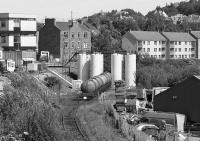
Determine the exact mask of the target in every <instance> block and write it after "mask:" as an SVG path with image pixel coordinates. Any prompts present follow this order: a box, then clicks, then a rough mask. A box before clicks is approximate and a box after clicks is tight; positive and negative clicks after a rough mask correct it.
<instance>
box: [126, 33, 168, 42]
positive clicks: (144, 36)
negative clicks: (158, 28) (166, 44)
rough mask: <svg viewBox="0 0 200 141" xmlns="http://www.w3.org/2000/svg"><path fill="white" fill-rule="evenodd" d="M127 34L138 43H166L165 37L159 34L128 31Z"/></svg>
mask: <svg viewBox="0 0 200 141" xmlns="http://www.w3.org/2000/svg"><path fill="white" fill-rule="evenodd" d="M127 34H130V35H132V37H133V38H135V39H137V40H139V41H166V39H165V37H163V36H162V35H161V34H160V33H159V32H153V31H130V32H128V33H127ZM125 36H126V35H125ZM128 37H130V36H128Z"/></svg>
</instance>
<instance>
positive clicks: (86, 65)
mask: <svg viewBox="0 0 200 141" xmlns="http://www.w3.org/2000/svg"><path fill="white" fill-rule="evenodd" d="M78 58H79V61H78V78H79V79H80V80H82V81H85V80H88V79H89V78H90V76H89V74H90V55H87V54H86V53H83V54H79V55H78Z"/></svg>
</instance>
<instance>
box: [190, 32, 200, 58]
mask: <svg viewBox="0 0 200 141" xmlns="http://www.w3.org/2000/svg"><path fill="white" fill-rule="evenodd" d="M190 35H191V36H192V37H194V38H195V39H196V58H197V59H200V31H190Z"/></svg>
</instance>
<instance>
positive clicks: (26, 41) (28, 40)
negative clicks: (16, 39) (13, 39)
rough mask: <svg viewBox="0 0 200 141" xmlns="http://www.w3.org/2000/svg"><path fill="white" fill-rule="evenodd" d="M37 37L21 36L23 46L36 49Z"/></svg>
mask: <svg viewBox="0 0 200 141" xmlns="http://www.w3.org/2000/svg"><path fill="white" fill-rule="evenodd" d="M36 45H37V40H36V36H21V46H22V47H23V46H33V47H36Z"/></svg>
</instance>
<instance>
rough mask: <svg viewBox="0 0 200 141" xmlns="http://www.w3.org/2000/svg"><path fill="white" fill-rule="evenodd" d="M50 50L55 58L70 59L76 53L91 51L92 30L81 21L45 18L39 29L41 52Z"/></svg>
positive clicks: (63, 60) (50, 53) (51, 55)
mask: <svg viewBox="0 0 200 141" xmlns="http://www.w3.org/2000/svg"><path fill="white" fill-rule="evenodd" d="M42 51H48V52H49V55H50V57H51V58H53V59H57V60H58V59H59V61H60V62H66V61H68V60H69V59H70V58H71V57H72V56H73V55H74V54H75V53H77V52H78V53H79V52H90V51H91V33H90V30H89V29H88V28H87V27H86V26H85V25H84V24H83V23H81V22H78V21H74V20H70V21H69V22H56V21H55V19H45V25H44V27H43V28H42V29H40V31H39V53H40V54H41V52H42Z"/></svg>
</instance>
